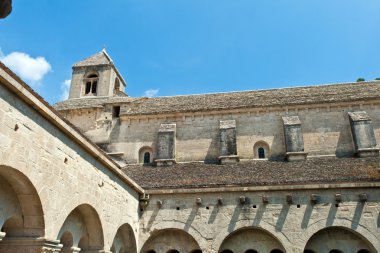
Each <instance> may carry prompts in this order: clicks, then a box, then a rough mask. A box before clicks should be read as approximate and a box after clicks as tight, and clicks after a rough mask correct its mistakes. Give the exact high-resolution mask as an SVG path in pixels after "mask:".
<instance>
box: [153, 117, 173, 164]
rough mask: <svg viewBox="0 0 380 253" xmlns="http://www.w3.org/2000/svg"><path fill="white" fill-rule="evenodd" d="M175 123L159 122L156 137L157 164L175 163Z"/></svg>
mask: <svg viewBox="0 0 380 253" xmlns="http://www.w3.org/2000/svg"><path fill="white" fill-rule="evenodd" d="M175 141H176V124H175V123H172V124H161V126H160V129H159V130H158V138H157V158H156V159H155V160H154V161H155V163H156V165H157V166H170V165H173V164H175V162H176V161H175Z"/></svg>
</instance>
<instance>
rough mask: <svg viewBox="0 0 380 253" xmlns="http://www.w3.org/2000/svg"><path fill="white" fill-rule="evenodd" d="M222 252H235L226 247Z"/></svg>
mask: <svg viewBox="0 0 380 253" xmlns="http://www.w3.org/2000/svg"><path fill="white" fill-rule="evenodd" d="M221 253H234V252H233V251H232V250H229V249H225V250H223V251H222V252H221Z"/></svg>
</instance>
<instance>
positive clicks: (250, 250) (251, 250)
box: [245, 249, 258, 253]
mask: <svg viewBox="0 0 380 253" xmlns="http://www.w3.org/2000/svg"><path fill="white" fill-rule="evenodd" d="M245 253H258V252H257V251H256V250H254V249H248V250H246V251H245Z"/></svg>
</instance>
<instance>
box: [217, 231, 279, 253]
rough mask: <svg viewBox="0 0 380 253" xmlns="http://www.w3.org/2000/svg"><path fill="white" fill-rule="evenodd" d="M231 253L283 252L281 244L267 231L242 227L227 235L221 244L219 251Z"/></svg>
mask: <svg viewBox="0 0 380 253" xmlns="http://www.w3.org/2000/svg"><path fill="white" fill-rule="evenodd" d="M226 249H228V250H231V251H233V252H247V251H249V252H250V253H253V252H254V251H256V252H271V251H272V250H282V251H285V249H284V247H283V246H282V244H281V242H280V241H279V240H278V239H277V238H276V237H275V236H273V235H272V234H271V233H269V232H268V231H265V230H263V229H260V228H256V227H243V228H240V229H237V230H235V231H234V232H232V233H231V234H229V235H228V236H227V237H226V238H225V239H224V240H223V242H222V244H221V246H220V248H219V251H218V252H223V251H224V250H226Z"/></svg>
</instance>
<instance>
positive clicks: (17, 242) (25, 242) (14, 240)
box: [1, 237, 62, 253]
mask: <svg viewBox="0 0 380 253" xmlns="http://www.w3.org/2000/svg"><path fill="white" fill-rule="evenodd" d="M61 248H62V244H59V241H57V240H48V239H45V238H31V237H9V238H7V237H5V238H4V239H3V240H2V241H1V252H2V253H14V252H17V253H56V252H60V250H61Z"/></svg>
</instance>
